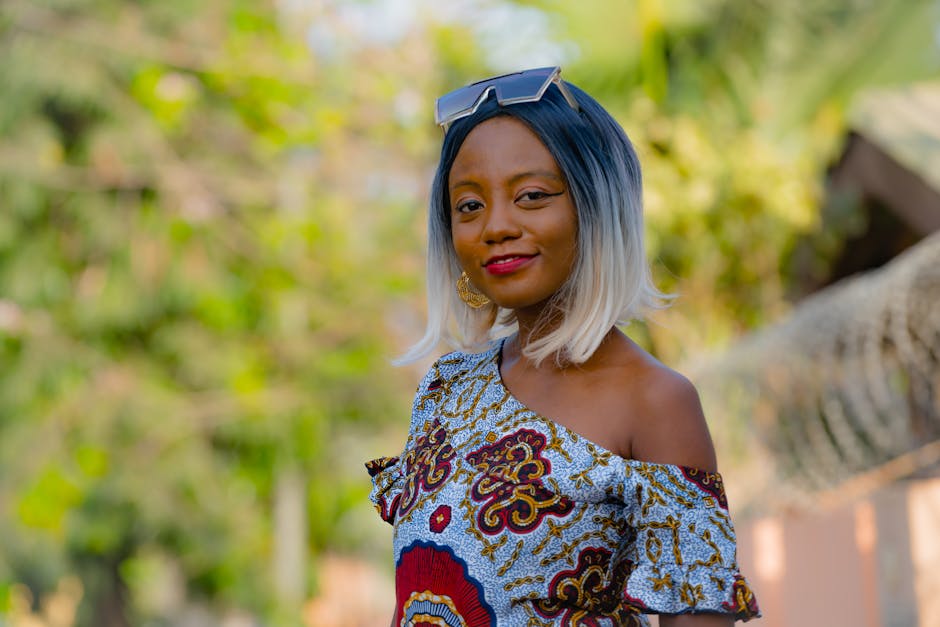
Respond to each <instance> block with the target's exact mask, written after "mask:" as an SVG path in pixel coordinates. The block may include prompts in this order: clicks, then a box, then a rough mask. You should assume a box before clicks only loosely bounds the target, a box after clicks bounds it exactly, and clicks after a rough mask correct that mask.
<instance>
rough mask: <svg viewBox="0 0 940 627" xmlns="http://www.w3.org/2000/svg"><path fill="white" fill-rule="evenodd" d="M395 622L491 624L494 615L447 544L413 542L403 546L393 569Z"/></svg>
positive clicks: (461, 626)
mask: <svg viewBox="0 0 940 627" xmlns="http://www.w3.org/2000/svg"><path fill="white" fill-rule="evenodd" d="M395 595H396V597H397V602H396V604H395V619H394V620H393V621H392V623H393V624H394V625H415V626H425V625H427V626H430V625H437V626H444V627H491V626H492V625H495V624H496V615H495V614H494V613H493V609H492V608H491V607H490V606H489V604H488V603H487V602H486V597H485V596H484V594H483V586H481V585H480V582H478V581H477V580H476V579H474V578H473V577H471V576H470V575H469V573H468V571H467V564H466V563H465V562H464V561H463V560H462V559H460V558H459V557H457V556H456V555H454V552H453V551H452V550H451V549H450V548H449V547H446V546H440V545H437V544H434V543H432V542H422V541H420V540H417V541H415V542H414V543H412V544H411V545H410V546H408V547H406V548H404V549H402V552H401V555H400V557H399V558H398V564H397V565H396V568H395Z"/></svg>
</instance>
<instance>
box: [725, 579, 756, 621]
mask: <svg viewBox="0 0 940 627" xmlns="http://www.w3.org/2000/svg"><path fill="white" fill-rule="evenodd" d="M732 591H733V592H734V597H733V598H732V600H731V601H726V602H724V603H722V604H721V607H723V608H725V609H726V610H728V611H729V612H734V616H735V618H736V619H737V620H742V619H743V620H748V619H750V618H754V617H755V616H758V615H759V614H760V608H759V607H757V597H755V596H754V592H752V591H751V589H750V587H748V585H747V581H745V580H744V577H743V576H741V575H735V576H734V585H733V586H732Z"/></svg>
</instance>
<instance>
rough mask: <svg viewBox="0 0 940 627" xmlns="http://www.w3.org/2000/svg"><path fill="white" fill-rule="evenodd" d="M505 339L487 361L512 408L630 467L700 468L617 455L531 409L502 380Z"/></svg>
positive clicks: (496, 344) (505, 338)
mask: <svg viewBox="0 0 940 627" xmlns="http://www.w3.org/2000/svg"><path fill="white" fill-rule="evenodd" d="M507 339H509V336H506V337H501V338H499V340H497V341H496V342H495V346H493V348H492V349H491V350H490V353H491V355H490V357H489V360H488V361H489V367H490V368H492V370H493V373H492V374H493V381H495V383H496V385H498V386H499V389H500V390H501V391H502V392H503V394H504V395H505V396H506V400H507V402H508V403H509V404H510V405H512V406H513V408H514V409H517V410H520V411H524V412H526V413H528V414H529V415H530V416H532V417H533V418H534V419H536V420H538V421H539V422H541V423H543V424H544V425H545V426H546V427H547V428H549V429H551V430H559V431H561V432H562V433H563V434H564V435H565V436H567V437H568V439H570V440H574V441H575V442H577V441H581V442H584V443H585V444H587V445H589V446H592V447H594V448H595V449H597V451H598V452H599V453H600V454H602V455H607V456H610V457H611V458H613V459H614V460H616V461H619V462H622V463H623V464H624V465H626V466H630V467H636V466H646V467H658V468H675V469H680V470H682V469H687V470H691V471H700V469H699V468H696V467H695V466H683V465H680V464H667V463H663V462H648V461H643V460H641V459H633V458H630V457H623V456H622V455H618V454H617V453H614V452H613V451H611V450H610V449H609V448H607V447H606V446H603V445H602V444H598V443H597V442H595V441H594V440H592V439H590V438H588V437H587V436H584V435H581V434H580V433H578V432H577V431H575V430H573V429H571V428H570V427H568V426H565V425H563V424H561V423H560V422H557V421H555V420H552V419H551V418H549V417H548V416H543V415H542V414H540V413H539V412H537V411H535V410H534V409H532V408H531V407H529V406H528V405H526V404H525V403H523V402H522V401H520V400H519V399H518V398H516V396H515V395H514V394H513V393H512V392H511V391H510V390H509V388H507V387H506V383H505V382H504V381H503V373H502V371H501V370H500V365H501V364H502V361H503V346H504V345H505V343H506V340H507ZM712 474H719V473H712Z"/></svg>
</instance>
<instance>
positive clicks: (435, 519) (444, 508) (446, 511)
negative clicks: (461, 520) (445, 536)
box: [428, 505, 450, 533]
mask: <svg viewBox="0 0 940 627" xmlns="http://www.w3.org/2000/svg"><path fill="white" fill-rule="evenodd" d="M449 524H450V505H441V506H440V507H438V508H437V509H436V510H434V512H433V513H432V514H431V518H430V519H429V520H428V526H429V527H430V529H431V531H433V532H434V533H440V532H442V531H444V529H446V528H447V525H449Z"/></svg>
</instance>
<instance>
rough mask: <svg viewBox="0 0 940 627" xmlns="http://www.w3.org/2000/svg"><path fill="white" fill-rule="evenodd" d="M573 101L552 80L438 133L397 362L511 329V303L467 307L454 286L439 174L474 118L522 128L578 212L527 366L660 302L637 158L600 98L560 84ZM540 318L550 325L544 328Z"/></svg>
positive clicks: (559, 355)
mask: <svg viewBox="0 0 940 627" xmlns="http://www.w3.org/2000/svg"><path fill="white" fill-rule="evenodd" d="M566 85H568V87H569V89H570V90H571V92H572V93H573V94H574V96H575V99H576V100H577V101H578V104H579V106H580V108H581V110H580V112H579V111H575V110H574V109H573V108H572V107H571V106H569V104H568V103H567V102H566V101H565V99H564V97H563V96H562V94H561V92H560V91H559V90H558V88H557V87H555V86H554V85H552V86H550V87H549V89H548V91H546V92H545V95H544V96H543V97H542V99H541V100H539V101H538V102H530V103H519V104H512V105H507V106H500V105H499V104H498V103H497V102H496V99H495V98H492V97H491V98H490V99H489V100H487V101H486V102H485V103H484V104H483V105H481V106H480V108H479V109H478V110H477V111H476V112H475V113H474V114H472V115H470V116H468V117H465V118H462V119H459V120H457V121H456V122H454V124H453V125H452V126H451V127H450V129H449V130H448V132H447V134H446V135H445V137H444V144H443V146H442V148H441V158H440V162H439V164H438V167H437V171H436V173H435V176H434V182H433V184H432V186H431V202H430V210H429V214H428V257H427V290H428V295H427V298H428V321H427V327H426V329H425V333H424V337H422V338H421V339H420V340H419V341H418V342H417V343H416V344H415V345H414V346H412V347H411V349H409V350H408V352H407V353H405V354H404V355H403V356H402V357H401V358H400V359H399V360H398V363H408V362H411V361H414V360H417V359H420V358H421V357H424V356H425V355H427V354H429V353H431V352H432V351H434V349H435V348H436V347H437V345H438V343H439V342H440V341H441V340H442V339H443V340H445V341H447V342H448V343H450V344H451V345H452V346H454V347H455V348H458V349H462V350H467V351H479V350H484V349H485V348H487V345H488V344H489V342H491V341H492V340H493V339H495V338H496V337H499V336H501V335H507V334H509V333H511V332H513V331H515V329H516V321H515V316H514V314H513V312H512V311H511V310H507V309H501V308H499V307H497V306H496V305H494V304H490V305H487V306H485V307H483V308H481V309H471V308H470V307H468V306H467V305H466V304H464V303H463V301H461V300H460V297H459V296H458V295H457V292H456V290H455V288H454V285H455V283H456V281H457V279H458V277H459V276H460V274H461V272H462V268H461V267H460V264H459V262H458V260H457V254H456V252H455V250H454V245H453V241H452V238H451V230H450V211H451V208H450V198H449V193H448V187H447V181H448V177H449V176H450V170H451V167H452V166H453V163H454V159H456V157H457V152H458V151H459V150H460V146H461V145H462V144H463V142H464V140H465V139H466V137H467V135H468V134H469V133H470V131H471V130H473V128H475V127H476V126H477V125H478V124H480V123H481V122H484V121H485V120H488V119H490V118H493V117H496V116H509V117H512V118H515V119H517V120H519V121H520V122H522V123H524V124H525V125H526V126H528V127H529V128H530V129H531V130H532V131H533V132H534V133H535V134H536V135H537V136H538V137H539V139H540V140H541V141H542V143H543V144H544V145H545V147H546V148H547V149H548V151H549V152H550V153H551V154H552V156H553V157H554V158H555V161H556V163H557V164H558V167H559V169H560V170H561V172H562V174H563V176H564V178H565V181H566V183H567V186H568V189H569V192H570V194H571V197H572V200H573V202H574V205H575V208H576V211H577V218H578V253H577V258H576V260H575V263H574V266H573V268H572V271H571V275H570V276H569V277H568V280H567V281H566V282H565V283H564V284H563V285H562V287H561V289H560V290H559V291H558V292H557V293H556V294H555V295H554V296H553V297H552V299H551V301H550V303H549V306H548V307H546V309H545V311H544V312H543V314H542V316H543V319H542V320H541V321H540V324H545V325H547V328H549V327H550V330H549V331H548V332H546V333H544V334H538V333H536V334H534V335H535V336H537V337H538V339H536V340H533V341H531V342H529V343H528V344H527V345H526V346H525V348H524V349H523V354H524V355H525V356H526V357H527V358H528V359H531V360H532V361H533V362H535V363H536V364H538V363H541V362H542V360H544V359H547V358H552V359H554V360H555V362H556V363H557V364H559V365H562V364H580V363H583V362H585V361H586V360H587V359H588V358H589V357H590V356H591V355H592V354H593V353H594V351H595V350H597V347H598V346H599V345H600V343H601V341H603V339H604V337H605V336H606V335H607V333H608V331H610V329H611V328H612V327H614V326H615V325H618V324H627V323H629V322H630V321H632V320H635V319H637V318H641V317H642V315H643V313H644V312H645V311H646V310H648V309H650V308H658V307H662V306H663V303H664V302H665V300H666V299H668V297H667V296H665V295H664V294H662V293H661V292H659V291H658V290H657V289H656V288H655V286H654V285H653V282H652V279H651V276H650V270H649V264H648V263H647V261H646V250H645V246H644V243H643V209H642V176H641V173H640V163H639V160H638V159H637V156H636V152H635V151H634V150H633V145H632V144H631V143H630V140H629V138H628V137H627V135H626V133H625V132H624V131H623V129H622V128H621V127H620V125H619V124H618V123H617V122H616V120H614V119H613V117H611V115H610V114H609V113H607V111H606V110H604V108H603V107H601V105H600V104H598V103H597V101H596V100H594V99H593V98H592V97H591V96H589V95H588V94H587V93H585V92H584V91H583V90H581V89H578V88H577V87H575V86H573V85H571V84H570V83H566ZM549 323H551V324H550V325H549Z"/></svg>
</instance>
